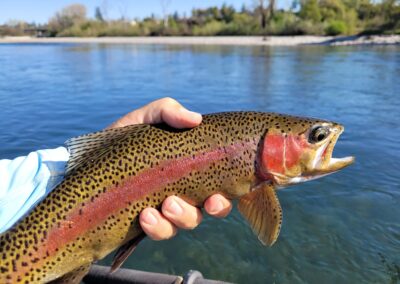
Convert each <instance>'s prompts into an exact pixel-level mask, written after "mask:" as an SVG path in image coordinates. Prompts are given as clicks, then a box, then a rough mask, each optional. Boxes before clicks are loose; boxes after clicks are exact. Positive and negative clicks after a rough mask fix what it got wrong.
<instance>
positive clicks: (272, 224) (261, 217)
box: [238, 183, 282, 246]
mask: <svg viewBox="0 0 400 284" xmlns="http://www.w3.org/2000/svg"><path fill="white" fill-rule="evenodd" d="M238 209H239V211H240V213H242V215H243V216H244V217H245V218H246V219H247V221H248V222H249V223H250V226H251V228H252V229H253V231H254V233H255V234H256V235H257V236H258V239H259V240H260V241H261V242H262V243H263V244H264V245H269V246H272V245H273V244H274V243H275V241H276V239H277V238H278V235H279V232H280V229H281V224H282V208H281V205H280V204H279V200H278V197H277V196H276V193H275V188H274V186H273V185H272V184H269V183H263V184H261V185H259V186H257V188H255V189H254V190H253V191H252V192H250V193H247V194H245V195H243V196H242V197H241V198H240V200H239V203H238Z"/></svg>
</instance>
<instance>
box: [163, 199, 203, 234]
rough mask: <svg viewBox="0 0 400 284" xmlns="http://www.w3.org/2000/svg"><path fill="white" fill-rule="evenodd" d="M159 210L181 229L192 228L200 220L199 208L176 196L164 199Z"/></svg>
mask: <svg viewBox="0 0 400 284" xmlns="http://www.w3.org/2000/svg"><path fill="white" fill-rule="evenodd" d="M161 211H162V213H163V215H164V216H165V217H166V218H167V219H168V220H170V221H171V222H172V223H174V224H175V225H176V226H177V227H179V228H182V229H194V228H195V227H197V226H198V225H199V224H200V222H201V220H202V214H201V211H200V209H198V208H196V207H194V206H192V205H190V204H189V203H187V202H185V201H183V200H182V199H180V198H179V197H176V196H169V197H168V198H167V199H165V200H164V202H163V204H162V210H161Z"/></svg>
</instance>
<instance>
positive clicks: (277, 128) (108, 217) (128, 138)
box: [0, 112, 325, 283]
mask: <svg viewBox="0 0 400 284" xmlns="http://www.w3.org/2000/svg"><path fill="white" fill-rule="evenodd" d="M323 123H325V121H323V120H316V119H306V118H298V117H292V116H284V115H280V114H274V113H260V112H230V113H220V114H211V115H205V116H204V117H203V122H202V124H201V125H200V126H198V127H196V128H193V129H190V130H189V129H185V130H178V129H172V128H170V127H168V126H166V125H164V124H160V125H153V126H150V125H133V126H128V127H124V128H119V129H112V130H107V131H103V132H98V133H93V134H89V135H83V136H81V137H78V138H75V139H72V140H70V141H69V142H68V145H69V149H70V152H71V158H70V161H69V163H68V166H67V174H66V177H65V178H64V180H63V181H62V182H61V183H60V184H59V185H58V186H57V187H56V188H55V189H54V190H53V191H52V192H51V193H50V194H49V195H48V196H47V197H46V198H45V199H44V200H43V201H42V202H41V203H40V204H39V205H38V206H37V207H36V208H35V209H34V210H33V211H32V212H31V213H30V214H29V215H28V216H26V217H25V218H24V219H23V220H22V221H20V222H19V223H18V224H16V225H15V226H14V227H13V228H11V229H10V230H9V231H7V232H6V233H4V234H2V235H1V236H0V272H1V273H0V283H47V282H50V281H53V280H55V279H57V278H59V277H61V276H63V275H66V274H68V273H69V272H71V271H75V270H82V271H83V270H84V269H81V268H82V267H85V266H87V265H90V264H91V263H92V262H94V261H96V260H98V259H101V258H103V257H105V256H106V255H107V254H109V253H110V252H112V251H113V250H115V249H116V248H118V247H121V246H123V245H124V244H127V243H129V242H130V241H131V240H133V239H135V238H137V237H138V236H140V235H141V234H143V231H142V229H141V228H140V225H139V222H138V215H139V213H140V212H141V211H142V210H143V209H144V208H147V207H154V208H160V206H161V203H162V201H163V200H164V199H165V198H166V197H168V196H170V195H177V196H180V197H182V198H183V199H185V200H186V201H188V202H189V203H191V204H192V205H195V206H199V207H200V206H202V204H203V202H204V200H205V199H206V198H207V197H208V196H210V195H212V194H214V193H221V194H223V195H224V196H226V197H227V198H229V199H236V198H239V197H241V196H243V195H246V194H248V193H249V192H251V191H252V188H254V187H255V186H257V185H258V184H259V183H260V180H261V178H260V175H259V174H258V171H259V167H260V166H259V163H260V151H261V150H262V145H261V144H262V143H263V141H264V137H265V136H266V135H268V133H270V132H271V131H272V133H281V134H284V135H286V134H287V133H293V134H295V135H300V134H301V133H304V132H306V131H307V130H308V129H309V128H310V127H312V126H313V125H315V124H323ZM260 192H261V190H260ZM265 194H272V193H270V192H269V191H265ZM269 199H270V196H269V197H268V200H269ZM246 202H248V201H246ZM278 205H279V204H278ZM243 206H245V205H243ZM279 210H280V207H279ZM244 212H245V211H244ZM248 212H250V213H248V214H253V213H254V212H253V211H248ZM252 212H253V213H252ZM274 214H275V213H274ZM260 218H261V217H260ZM277 218H279V216H278V215H276V214H275V219H277ZM279 226H280V224H279ZM263 228H264V227H263ZM264 229H265V230H266V228H264ZM264 229H263V230H264ZM260 230H261V229H260ZM278 233H279V231H278ZM264 235H266V234H265V232H264ZM276 237H277V236H276ZM85 271H86V270H85ZM85 273H86V272H85ZM78 280H79V279H78ZM71 282H73V281H71ZM77 283H79V282H77Z"/></svg>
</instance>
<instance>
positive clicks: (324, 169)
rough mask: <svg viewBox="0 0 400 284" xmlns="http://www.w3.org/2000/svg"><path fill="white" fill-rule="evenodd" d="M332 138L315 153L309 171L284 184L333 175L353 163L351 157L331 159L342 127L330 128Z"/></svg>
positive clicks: (342, 129)
mask: <svg viewBox="0 0 400 284" xmlns="http://www.w3.org/2000/svg"><path fill="white" fill-rule="evenodd" d="M330 131H331V132H332V137H331V139H329V140H328V141H327V142H326V143H325V144H323V145H321V146H320V147H319V148H318V150H317V151H316V153H315V156H314V160H313V162H312V166H311V169H310V171H308V172H306V173H303V174H302V175H301V176H297V177H292V178H290V179H288V180H286V184H296V183H299V182H305V181H309V180H314V179H317V178H320V177H323V176H326V175H329V174H332V173H335V172H337V171H339V170H341V169H343V168H345V167H347V166H349V165H351V164H352V163H353V162H354V160H355V159H354V157H353V156H348V157H343V158H333V157H332V154H333V150H334V148H335V145H336V142H337V141H338V139H339V136H340V135H341V134H342V133H343V131H344V127H343V126H341V125H335V126H332V127H331V128H330Z"/></svg>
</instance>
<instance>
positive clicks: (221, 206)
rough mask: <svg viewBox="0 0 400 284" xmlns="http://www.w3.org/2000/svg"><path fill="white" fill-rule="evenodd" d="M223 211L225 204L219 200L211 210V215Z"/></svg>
mask: <svg viewBox="0 0 400 284" xmlns="http://www.w3.org/2000/svg"><path fill="white" fill-rule="evenodd" d="M222 209H224V204H223V203H222V201H221V200H218V202H217V203H216V204H215V205H214V206H213V207H211V208H210V213H211V214H212V213H219V212H220V211H221V210H222Z"/></svg>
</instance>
